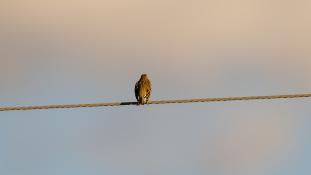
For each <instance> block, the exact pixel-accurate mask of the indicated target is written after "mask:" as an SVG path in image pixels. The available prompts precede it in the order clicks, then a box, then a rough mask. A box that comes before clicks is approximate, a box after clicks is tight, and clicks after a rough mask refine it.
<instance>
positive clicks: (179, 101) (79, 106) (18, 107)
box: [0, 94, 311, 111]
mask: <svg viewBox="0 0 311 175" xmlns="http://www.w3.org/2000/svg"><path fill="white" fill-rule="evenodd" d="M307 97H311V94H292V95H271V96H244V97H225V98H201V99H186V100H159V101H149V102H148V104H147V105H151V104H170V103H196V102H226V101H242V100H272V99H286V98H287V99H289V98H307ZM124 105H137V102H116V103H93V104H70V105H48V106H16V107H0V111H17V110H38V109H58V108H89V107H108V106H124Z"/></svg>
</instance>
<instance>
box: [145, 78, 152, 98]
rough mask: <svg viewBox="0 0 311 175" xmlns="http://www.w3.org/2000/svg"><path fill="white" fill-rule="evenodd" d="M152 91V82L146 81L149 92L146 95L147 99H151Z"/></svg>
mask: <svg viewBox="0 0 311 175" xmlns="http://www.w3.org/2000/svg"><path fill="white" fill-rule="evenodd" d="M151 90H152V88H151V82H150V80H147V81H146V91H147V93H146V98H147V99H149V97H150V95H151Z"/></svg>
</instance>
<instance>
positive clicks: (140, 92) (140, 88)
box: [135, 74, 151, 105]
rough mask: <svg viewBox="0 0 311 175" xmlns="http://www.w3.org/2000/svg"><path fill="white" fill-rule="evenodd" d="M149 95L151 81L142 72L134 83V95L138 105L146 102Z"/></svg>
mask: <svg viewBox="0 0 311 175" xmlns="http://www.w3.org/2000/svg"><path fill="white" fill-rule="evenodd" d="M150 95H151V81H150V80H149V79H148V76H147V74H142V75H141V77H140V79H139V80H138V81H137V83H136V84H135V97H136V99H137V104H138V105H144V104H147V103H148V101H149V98H150Z"/></svg>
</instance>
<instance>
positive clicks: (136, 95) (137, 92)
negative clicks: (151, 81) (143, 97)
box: [135, 82, 139, 101]
mask: <svg viewBox="0 0 311 175" xmlns="http://www.w3.org/2000/svg"><path fill="white" fill-rule="evenodd" d="M138 84H139V83H138V82H137V83H136V84H135V97H136V100H137V101H138V96H139V85H138Z"/></svg>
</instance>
